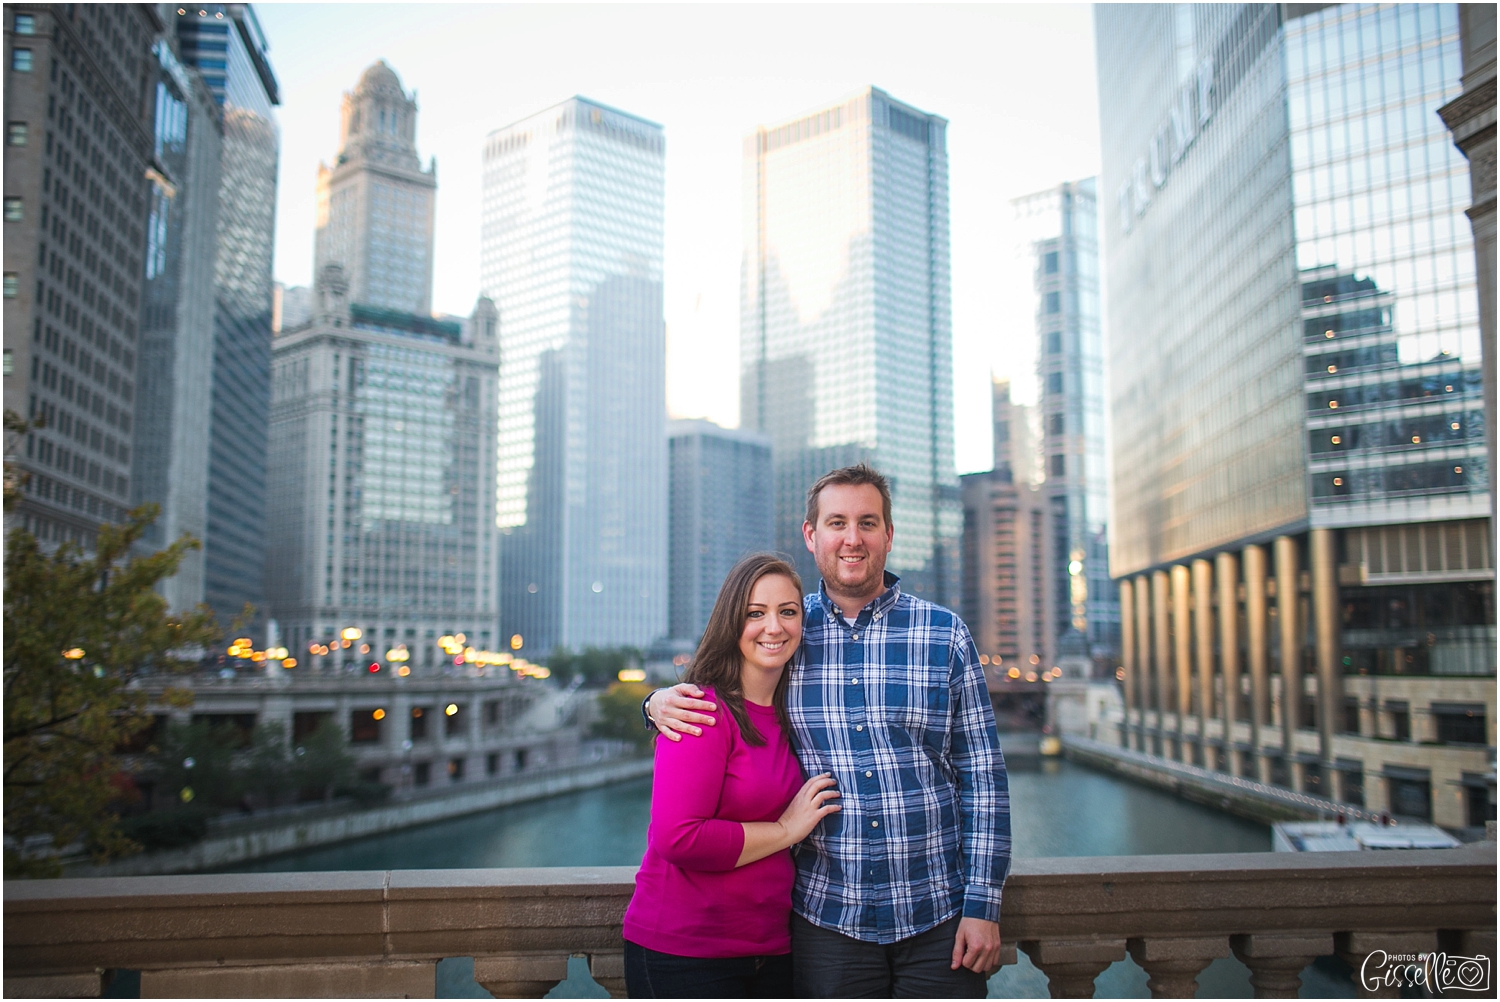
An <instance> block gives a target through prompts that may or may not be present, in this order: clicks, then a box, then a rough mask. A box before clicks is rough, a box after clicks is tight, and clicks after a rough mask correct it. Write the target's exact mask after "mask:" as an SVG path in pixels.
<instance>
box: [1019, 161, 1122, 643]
mask: <svg viewBox="0 0 1500 1002" xmlns="http://www.w3.org/2000/svg"><path fill="white" fill-rule="evenodd" d="M1095 187H1096V186H1095V181H1094V179H1093V178H1086V179H1084V180H1082V181H1077V182H1067V183H1064V184H1062V185H1059V186H1058V187H1056V188H1053V189H1051V190H1049V191H1043V192H1038V193H1037V194H1035V195H1029V196H1027V197H1025V198H1020V199H1017V200H1016V201H1015V202H1014V203H1013V204H1014V205H1015V209H1016V215H1017V217H1018V219H1019V222H1020V225H1021V228H1022V230H1023V232H1024V233H1025V234H1026V246H1025V248H1024V249H1023V253H1024V254H1025V257H1026V258H1027V259H1028V260H1029V262H1030V265H1031V271H1032V282H1033V288H1034V289H1035V290H1036V334H1037V381H1038V384H1039V390H1040V392H1039V393H1038V399H1039V400H1040V401H1041V405H1040V406H1041V427H1042V449H1041V453H1042V456H1043V464H1044V465H1043V475H1044V478H1045V480H1044V486H1043V493H1044V494H1045V495H1046V497H1047V504H1048V506H1049V507H1050V508H1051V511H1052V533H1053V539H1052V545H1051V553H1052V556H1051V564H1050V566H1049V569H1048V573H1047V577H1048V587H1049V588H1050V589H1051V591H1052V609H1053V611H1054V619H1053V622H1052V626H1051V630H1052V634H1053V643H1054V644H1056V643H1060V642H1061V641H1062V639H1063V637H1065V636H1067V635H1068V634H1069V633H1070V632H1074V633H1076V634H1077V636H1076V637H1075V638H1073V640H1074V646H1077V645H1078V644H1080V643H1081V644H1082V645H1083V648H1084V649H1085V650H1086V651H1088V652H1089V653H1091V654H1092V655H1093V656H1095V657H1096V658H1097V659H1098V660H1099V661H1100V663H1101V665H1103V664H1107V663H1109V662H1113V661H1114V660H1115V659H1116V658H1117V655H1118V652H1119V648H1120V627H1119V624H1120V604H1119V597H1118V593H1117V590H1116V588H1115V584H1114V581H1113V580H1112V579H1111V578H1110V576H1109V539H1108V525H1109V511H1108V506H1109V481H1108V471H1107V469H1106V462H1107V457H1106V455H1105V441H1104V343H1103V333H1102V331H1101V329H1100V320H1101V318H1100V312H1099V233H1098V231H1099V227H1098V203H1097V198H1096V197H1095Z"/></svg>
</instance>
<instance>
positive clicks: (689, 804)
mask: <svg viewBox="0 0 1500 1002" xmlns="http://www.w3.org/2000/svg"><path fill="white" fill-rule="evenodd" d="M705 698H706V699H714V698H715V697H714V695H713V691H712V690H708V695H707V696H706V697H705ZM745 710H746V712H747V713H748V714H749V716H750V719H751V720H752V721H753V722H754V723H755V727H756V729H757V730H758V731H760V733H761V736H762V737H764V738H765V739H766V743H765V744H764V745H762V746H760V747H755V746H752V745H750V744H747V743H746V742H745V740H744V739H743V738H742V737H741V736H740V729H739V726H738V725H737V724H736V723H735V720H734V717H733V715H732V714H730V713H729V712H728V711H727V710H724V709H723V708H722V705H721V708H720V712H719V714H718V720H719V723H718V725H717V726H715V727H705V728H703V736H702V737H701V738H687V739H685V740H683V741H668V740H666V739H664V738H659V739H658V740H657V742H656V777H655V779H654V781H653V785H652V789H651V828H650V830H649V831H648V833H647V835H646V858H645V859H644V860H642V861H641V869H640V872H639V873H637V874H636V878H635V896H634V897H632V898H631V899H630V907H629V908H627V909H626V910H625V938H626V939H628V940H630V941H631V942H632V943H636V944H638V945H640V946H644V947H645V948H646V949H648V950H656V951H658V952H660V953H671V954H675V955H677V956H679V957H753V956H768V955H772V954H781V953H790V952H791V949H792V942H791V933H790V930H789V922H790V915H791V911H792V881H793V880H794V879H795V877H796V869H795V867H794V865H793V864H792V854H791V852H790V851H789V850H782V851H781V852H777V853H772V854H771V855H770V856H767V857H765V858H764V859H759V860H756V861H755V862H754V863H748V864H746V865H745V866H741V867H739V868H736V867H735V865H734V864H735V861H736V860H738V859H739V858H740V852H741V850H743V849H744V847H745V830H744V829H743V828H741V827H740V822H742V821H775V820H776V819H777V818H779V817H781V812H782V811H783V810H785V809H786V805H787V804H789V803H790V802H791V800H792V797H793V795H794V794H796V792H797V790H798V789H800V788H801V786H802V768H801V766H799V765H798V764H797V758H796V756H795V755H793V754H792V749H791V745H790V744H788V742H787V738H786V735H785V734H783V733H782V732H781V726H780V725H779V724H778V723H777V721H776V711H775V710H773V709H772V708H770V707H762V706H756V705H754V704H753V703H746V704H745Z"/></svg>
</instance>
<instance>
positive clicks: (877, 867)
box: [647, 464, 1010, 998]
mask: <svg viewBox="0 0 1500 1002" xmlns="http://www.w3.org/2000/svg"><path fill="white" fill-rule="evenodd" d="M802 535H803V538H804V540H805V541H806V543H807V548H808V549H809V550H811V551H812V553H813V555H814V556H815V557H816V559H817V564H818V570H819V572H820V573H821V574H822V577H823V581H822V584H821V586H820V587H819V589H818V593H817V594H814V595H808V596H806V598H805V599H804V602H803V608H804V610H805V613H806V621H805V624H804V627H803V637H804V641H803V649H802V651H801V652H800V653H799V654H798V655H797V657H796V659H795V660H794V661H793V663H792V666H791V669H790V670H791V673H792V674H791V675H790V678H789V683H788V689H787V709H788V711H789V712H790V714H791V719H792V729H793V732H794V738H795V740H794V744H795V746H796V748H797V757H798V759H799V760H800V761H801V763H802V767H803V770H804V772H806V773H807V774H808V775H813V774H816V773H821V772H829V773H832V774H833V776H834V778H835V779H836V780H837V781H838V789H839V790H840V791H841V793H842V798H841V800H840V801H839V803H840V804H842V806H843V810H842V812H841V813H839V814H835V815H832V816H830V817H828V818H827V819H825V820H824V821H823V822H822V823H821V824H820V825H819V827H818V828H817V829H816V830H814V832H813V834H812V835H811V836H810V837H809V838H808V840H807V841H806V842H804V843H803V844H802V845H801V846H799V847H798V849H797V850H794V851H795V852H796V860H797V883H796V888H795V890H794V891H793V894H792V963H793V978H794V990H795V992H796V994H797V995H798V996H799V997H803V998H808V997H811V998H830V997H842V998H861V997H863V998H891V997H926V998H983V997H984V995H985V981H986V979H987V977H988V975H989V974H991V973H993V972H994V970H995V969H996V968H997V967H998V966H999V958H1000V924H999V923H1000V891H1001V887H1002V885H1003V884H1004V883H1005V877H1006V874H1007V873H1008V872H1009V869H1010V803H1009V794H1008V791H1007V787H1006V776H1005V761H1004V759H1003V757H1002V756H1001V753H1000V746H999V741H998V739H997V737H996V734H995V718H994V712H993V710H992V709H991V707H990V702H989V695H988V691H987V689H986V688H985V682H984V673H983V671H982V670H981V669H980V667H979V656H978V653H977V652H976V651H975V648H974V642H973V640H972V638H971V637H970V636H969V631H968V628H967V627H966V626H964V624H963V621H962V620H960V619H959V618H958V617H957V616H956V615H954V614H953V613H952V612H950V611H949V610H947V609H944V608H942V607H941V606H937V605H933V604H932V603H930V602H924V601H922V600H921V599H917V598H913V597H912V596H910V595H907V594H905V593H903V592H902V591H901V589H900V587H899V585H898V584H897V580H898V579H897V578H896V576H895V575H892V574H887V573H886V571H885V561H886V557H887V555H889V553H890V552H891V543H892V540H893V538H894V527H893V526H892V524H891V494H890V488H889V486H888V485H887V483H886V480H885V477H883V476H881V475H880V474H879V473H877V472H876V471H875V470H873V469H871V468H869V467H868V466H865V465H863V464H861V465H859V466H851V467H846V468H844V469H840V470H834V471H833V472H831V473H828V474H825V475H824V476H823V477H821V478H820V479H819V480H818V482H817V483H815V484H813V486H812V489H811V490H809V491H808V494H807V520H806V521H805V522H804V523H803V525H802ZM702 695H703V693H702V691H701V690H698V689H697V687H696V686H691V685H678V686H675V687H674V688H672V689H659V690H657V691H656V692H655V693H653V694H652V695H651V697H650V699H649V700H648V701H647V715H648V717H649V719H650V720H651V722H652V723H654V724H655V725H656V727H657V728H658V729H659V730H660V731H661V733H662V734H663V735H664V736H665V737H667V738H668V739H670V740H673V741H680V740H682V735H683V734H689V735H699V734H702V729H701V726H700V725H702V726H714V725H715V718H714V717H713V716H711V714H712V713H713V712H714V711H715V710H716V709H717V707H715V706H714V705H713V704H712V703H709V702H706V701H704V700H702V699H699V698H696V697H699V696H702Z"/></svg>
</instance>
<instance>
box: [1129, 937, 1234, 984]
mask: <svg viewBox="0 0 1500 1002" xmlns="http://www.w3.org/2000/svg"><path fill="white" fill-rule="evenodd" d="M1126 947H1127V949H1129V950H1130V956H1131V959H1133V960H1134V961H1135V962H1136V963H1137V964H1139V965H1140V966H1141V969H1142V970H1144V971H1145V972H1146V986H1147V987H1148V988H1150V989H1151V997H1152V998H1154V999H1190V998H1193V997H1194V996H1195V995H1197V994H1198V975H1200V974H1202V973H1203V969H1204V968H1205V967H1207V966H1208V965H1209V964H1211V963H1213V962H1214V961H1215V960H1217V959H1218V958H1220V957H1227V956H1229V939H1228V938H1227V937H1225V936H1181V937H1164V936H1153V937H1151V938H1149V939H1147V938H1141V939H1131V940H1129V941H1128V942H1127V943H1126Z"/></svg>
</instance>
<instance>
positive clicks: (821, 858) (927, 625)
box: [787, 573, 1010, 943]
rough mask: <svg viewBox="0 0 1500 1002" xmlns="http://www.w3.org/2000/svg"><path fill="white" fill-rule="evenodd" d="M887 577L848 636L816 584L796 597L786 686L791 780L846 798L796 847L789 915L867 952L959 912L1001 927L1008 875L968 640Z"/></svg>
mask: <svg viewBox="0 0 1500 1002" xmlns="http://www.w3.org/2000/svg"><path fill="white" fill-rule="evenodd" d="M897 580H898V579H897V578H896V576H895V575H893V574H889V573H887V574H886V580H885V583H886V590H885V593H884V594H882V595H881V596H880V597H879V598H877V599H876V600H875V601H873V602H871V603H870V604H869V605H867V606H865V607H864V608H863V609H861V610H860V613H859V616H858V618H857V619H856V620H855V621H854V625H853V626H852V627H851V626H850V625H849V624H848V622H847V621H845V619H844V618H843V616H841V615H840V614H839V610H838V607H837V606H835V605H834V604H833V602H832V601H830V600H829V598H828V592H827V591H826V589H824V587H823V586H822V585H821V584H820V585H819V588H818V593H817V594H816V595H808V596H806V597H805V598H804V600H803V606H804V609H805V612H806V619H805V622H804V625H803V643H802V647H801V649H800V650H799V652H798V653H797V656H796V658H795V660H794V661H793V662H792V665H791V673H792V674H791V677H790V679H789V681H788V688H787V709H788V711H789V713H790V714H791V718H792V730H793V743H794V746H795V748H796V751H797V758H798V760H799V761H801V763H802V768H803V770H804V771H805V772H806V774H807V775H809V776H812V775H816V774H818V773H820V772H830V773H832V774H833V776H834V778H835V779H837V780H838V789H839V790H840V791H841V792H842V794H843V797H842V799H840V800H839V803H840V804H841V805H843V810H842V811H840V812H838V813H835V814H831V815H829V816H828V817H826V818H824V819H823V821H822V822H820V823H819V824H818V827H817V828H816V829H814V830H813V833H812V835H811V836H809V838H808V839H807V841H806V842H803V843H802V845H801V846H800V847H799V848H798V850H797V856H796V858H797V884H796V888H795V890H793V892H792V908H793V910H794V911H796V913H797V914H798V915H801V916H802V917H803V918H805V919H807V920H808V921H809V922H811V923H813V924H814V925H817V926H821V927H823V928H825V929H832V930H834V931H835V932H840V933H843V934H844V935H845V936H851V937H853V938H855V939H860V940H865V941H867V942H876V943H894V942H896V941H898V940H902V939H906V938H908V937H910V936H915V935H917V934H918V933H922V932H926V931H927V930H929V929H931V928H933V927H934V926H937V925H940V924H941V923H943V922H946V921H947V920H948V919H950V918H952V917H953V916H954V915H956V914H958V913H959V912H960V911H962V913H963V915H964V916H965V917H966V918H981V919H988V920H989V921H991V922H998V921H999V920H1000V889H1001V887H1002V885H1004V883H1005V877H1006V875H1007V874H1008V873H1009V872H1010V793H1009V790H1008V788H1007V785H1006V777H1005V759H1004V758H1003V757H1002V755H1001V753H1000V742H999V739H998V738H997V736H996V734H995V715H994V711H993V709H992V708H991V706H990V700H989V692H988V690H987V688H986V687H985V682H984V672H983V670H982V669H981V668H980V667H979V654H978V652H977V651H976V650H975V648H974V641H973V639H972V638H971V637H970V636H969V630H968V627H966V626H965V625H964V623H963V620H961V619H959V618H958V616H956V615H954V614H953V613H952V612H950V611H948V610H947V609H944V608H943V607H942V606H938V605H933V604H932V603H931V602H924V601H922V600H921V599H918V598H913V597H911V596H910V595H905V594H903V593H902V592H901V589H900V588H899V587H898V586H897V584H896V582H897Z"/></svg>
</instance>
